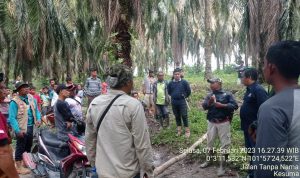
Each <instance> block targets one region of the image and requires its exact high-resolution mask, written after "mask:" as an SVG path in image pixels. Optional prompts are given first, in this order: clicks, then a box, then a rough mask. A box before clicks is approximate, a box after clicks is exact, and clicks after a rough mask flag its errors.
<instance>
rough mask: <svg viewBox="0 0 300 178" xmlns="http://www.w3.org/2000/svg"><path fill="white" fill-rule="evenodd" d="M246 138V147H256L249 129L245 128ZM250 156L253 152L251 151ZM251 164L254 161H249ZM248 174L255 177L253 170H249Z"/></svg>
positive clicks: (251, 177)
mask: <svg viewBox="0 0 300 178" xmlns="http://www.w3.org/2000/svg"><path fill="white" fill-rule="evenodd" d="M244 138H245V147H246V148H254V147H255V143H254V141H253V140H252V138H251V136H250V135H249V133H248V130H244ZM249 155H250V156H252V155H253V154H251V153H249ZM249 164H250V165H253V163H252V161H250V163H249ZM248 175H249V177H250V178H253V177H254V171H253V170H248Z"/></svg>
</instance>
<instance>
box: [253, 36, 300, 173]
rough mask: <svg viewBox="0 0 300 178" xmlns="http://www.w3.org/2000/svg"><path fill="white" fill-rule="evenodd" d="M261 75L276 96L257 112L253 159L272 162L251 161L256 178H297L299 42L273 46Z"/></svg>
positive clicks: (299, 165) (299, 114)
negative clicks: (265, 166)
mask: <svg viewBox="0 0 300 178" xmlns="http://www.w3.org/2000/svg"><path fill="white" fill-rule="evenodd" d="M263 73H264V77H265V80H266V82H267V83H268V84H270V85H272V86H273V88H274V90H275V95H274V96H273V97H271V98H269V99H268V100H267V101H265V102H264V103H263V104H262V105H261V106H260V108H259V111H258V126H257V137H256V146H255V148H256V149H255V154H254V156H255V157H262V158H264V157H271V158H272V159H259V160H256V161H254V165H255V166H256V170H255V177H257V178H265V177H268V178H272V177H299V176H300V170H299V169H300V161H299V157H300V152H299V148H300V129H299V128H300V87H299V84H298V79H299V74H300V42H298V41H282V42H277V43H275V44H273V45H272V46H271V47H270V48H269V49H268V52H267V55H266V57H265V59H264V67H263ZM273 149H274V150H273ZM261 165H268V166H269V168H270V167H271V166H272V167H273V168H274V169H269V168H264V167H262V166H261Z"/></svg>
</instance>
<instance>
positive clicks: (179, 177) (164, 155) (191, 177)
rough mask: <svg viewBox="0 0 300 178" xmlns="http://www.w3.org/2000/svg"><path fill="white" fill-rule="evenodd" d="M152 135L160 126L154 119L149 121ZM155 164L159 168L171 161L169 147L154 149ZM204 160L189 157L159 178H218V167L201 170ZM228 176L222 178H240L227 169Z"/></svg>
mask: <svg viewBox="0 0 300 178" xmlns="http://www.w3.org/2000/svg"><path fill="white" fill-rule="evenodd" d="M147 123H148V125H149V130H150V134H151V135H153V134H156V133H157V132H158V131H159V130H158V129H159V124H158V123H157V122H156V121H155V120H153V119H149V118H148V119H147ZM153 151H154V164H155V167H158V166H160V165H162V164H163V163H165V162H166V161H168V160H169V159H171V158H172V157H174V156H177V155H174V154H173V153H172V152H171V151H170V150H169V148H168V147H167V146H159V147H153ZM202 162H203V161H202V160H193V159H190V158H189V157H188V156H187V157H186V158H185V159H183V160H181V161H179V162H177V163H175V164H173V165H172V166H170V167H169V168H167V169H166V170H165V171H164V172H163V173H161V174H160V175H158V176H157V178H216V177H218V176H217V169H218V165H212V166H209V167H207V168H204V169H202V168H200V164H201V163H202ZM226 171H227V173H228V174H227V175H226V176H222V178H239V177H240V176H239V175H238V173H237V171H234V170H230V169H229V168H228V169H226Z"/></svg>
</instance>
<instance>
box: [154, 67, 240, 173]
mask: <svg viewBox="0 0 300 178" xmlns="http://www.w3.org/2000/svg"><path fill="white" fill-rule="evenodd" d="M214 76H215V77H219V78H221V79H222V80H223V89H225V90H227V91H230V92H232V93H233V94H234V97H235V98H236V100H237V101H238V103H241V102H242V97H243V94H244V92H245V87H244V86H242V85H237V84H236V81H237V78H236V74H224V73H215V74H214ZM185 79H186V80H187V81H188V82H189V83H190V85H191V88H192V94H191V96H190V97H189V99H188V101H189V106H190V110H189V111H188V117H189V125H190V130H191V136H190V138H189V139H186V138H185V137H184V135H183V136H180V137H177V136H176V132H177V130H176V124H175V119H174V116H173V114H172V110H170V111H171V112H170V113H171V126H170V128H169V129H163V130H161V131H160V132H158V133H157V134H155V135H153V136H152V138H151V142H152V144H153V146H154V147H159V146H165V147H167V148H168V149H169V150H170V152H172V153H173V154H175V155H178V154H180V153H182V151H183V149H186V148H189V147H190V146H191V145H192V144H193V143H194V142H196V141H197V140H198V139H199V138H200V137H201V136H202V135H203V134H205V133H206V131H207V120H206V111H204V110H203V109H202V107H201V103H202V102H203V100H204V98H205V96H206V95H207V94H208V93H209V92H210V89H209V84H208V83H207V82H206V81H205V80H204V77H203V76H202V75H199V76H197V75H192V76H185ZM170 109H171V108H170ZM215 146H216V148H219V147H220V143H219V141H216V144H215ZM205 147H206V140H205V141H204V142H203V143H202V144H200V145H199V146H198V147H197V148H196V149H197V150H199V151H200V152H201V151H203V150H205ZM243 147H244V137H243V132H242V131H241V130H240V118H239V110H238V111H236V112H235V114H234V118H233V120H232V123H231V150H241V149H242V148H243ZM200 152H194V153H191V154H190V155H189V159H193V160H195V161H197V160H200V162H202V161H204V159H205V153H203V152H201V153H200ZM230 156H231V157H233V158H237V160H234V161H232V162H231V163H230V166H231V167H233V168H234V169H236V170H238V171H239V170H240V167H241V165H242V164H246V161H243V160H242V159H241V158H244V157H245V156H246V155H245V153H243V152H242V151H234V153H231V154H230ZM239 172H240V174H245V172H243V171H239Z"/></svg>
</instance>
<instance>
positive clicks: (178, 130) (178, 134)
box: [176, 126, 181, 137]
mask: <svg viewBox="0 0 300 178" xmlns="http://www.w3.org/2000/svg"><path fill="white" fill-rule="evenodd" d="M180 135H181V126H177V134H176V136H178V137H179V136H180Z"/></svg>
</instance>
